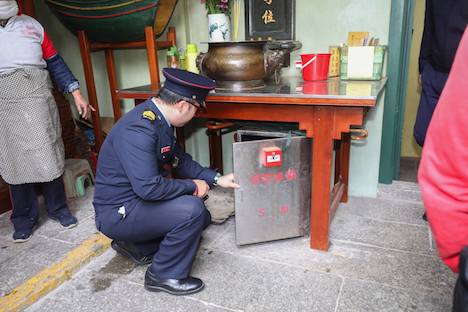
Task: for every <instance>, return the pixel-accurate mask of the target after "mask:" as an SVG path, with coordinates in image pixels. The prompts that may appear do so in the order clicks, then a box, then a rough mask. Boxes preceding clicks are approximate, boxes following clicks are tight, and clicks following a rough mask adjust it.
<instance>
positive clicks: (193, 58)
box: [185, 43, 200, 74]
mask: <svg viewBox="0 0 468 312" xmlns="http://www.w3.org/2000/svg"><path fill="white" fill-rule="evenodd" d="M197 55H198V48H197V45H196V44H195V43H189V44H187V50H186V53H185V64H186V65H185V69H186V70H188V71H190V72H192V73H195V74H199V73H200V71H199V70H198V68H197Z"/></svg>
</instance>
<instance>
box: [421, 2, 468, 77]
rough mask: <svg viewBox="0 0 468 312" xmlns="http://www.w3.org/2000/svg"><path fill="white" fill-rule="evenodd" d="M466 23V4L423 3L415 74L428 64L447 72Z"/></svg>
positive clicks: (467, 12) (467, 15) (467, 4)
mask: <svg viewBox="0 0 468 312" xmlns="http://www.w3.org/2000/svg"><path fill="white" fill-rule="evenodd" d="M467 23H468V1H466V0H426V13H425V19H424V33H423V37H422V41H421V50H420V54H419V73H422V72H423V69H424V66H425V65H426V64H427V63H429V64H431V65H432V67H433V68H434V69H435V70H437V71H438V72H442V73H448V72H449V71H450V67H451V66H452V62H453V58H454V56H455V51H456V50H457V47H458V44H459V43H460V39H461V36H462V35H463V31H464V30H465V27H466V25H467Z"/></svg>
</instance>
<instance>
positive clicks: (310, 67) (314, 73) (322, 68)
mask: <svg viewBox="0 0 468 312" xmlns="http://www.w3.org/2000/svg"><path fill="white" fill-rule="evenodd" d="M330 55H331V54H330V53H320V54H301V60H302V61H301V63H302V78H303V79H304V80H306V81H315V80H327V79H328V69H329V67H330Z"/></svg>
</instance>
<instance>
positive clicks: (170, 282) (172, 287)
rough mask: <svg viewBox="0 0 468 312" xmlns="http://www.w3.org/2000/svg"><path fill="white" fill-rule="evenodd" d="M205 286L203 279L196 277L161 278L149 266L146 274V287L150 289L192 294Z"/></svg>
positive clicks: (174, 293) (172, 293)
mask: <svg viewBox="0 0 468 312" xmlns="http://www.w3.org/2000/svg"><path fill="white" fill-rule="evenodd" d="M204 287H205V284H204V283H203V281H202V280H201V279H199V278H196V277H191V276H189V277H187V278H183V279H172V278H170V279H159V278H157V277H156V276H154V275H153V274H152V273H151V272H150V270H149V268H148V270H146V274H145V289H146V290H149V291H154V292H158V291H163V292H167V293H169V294H171V295H175V296H183V295H190V294H194V293H197V292H199V291H201V290H202V289H203V288H204Z"/></svg>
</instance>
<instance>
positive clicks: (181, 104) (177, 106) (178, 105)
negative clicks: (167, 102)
mask: <svg viewBox="0 0 468 312" xmlns="http://www.w3.org/2000/svg"><path fill="white" fill-rule="evenodd" d="M187 105H190V104H189V103H187V102H185V101H178V102H177V103H175V104H174V109H175V110H176V111H178V112H183V111H184V109H187V108H186V106H187Z"/></svg>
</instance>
